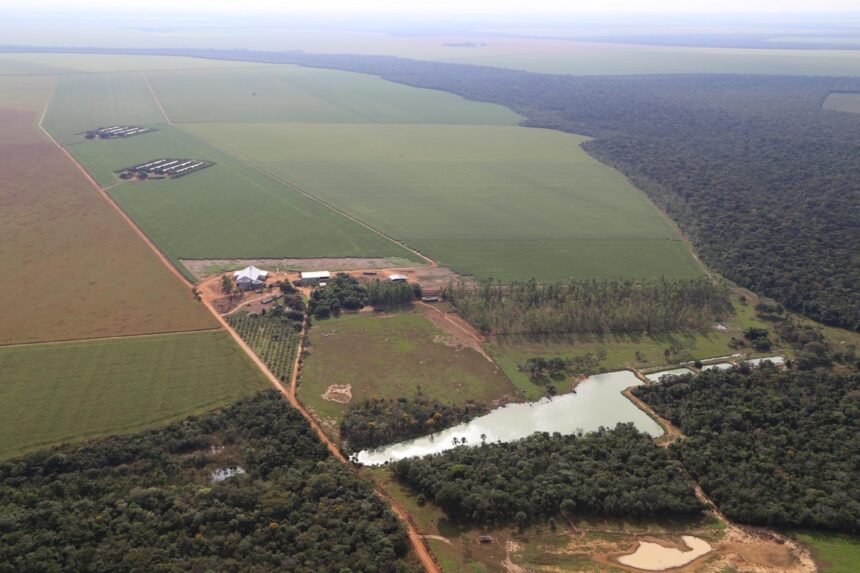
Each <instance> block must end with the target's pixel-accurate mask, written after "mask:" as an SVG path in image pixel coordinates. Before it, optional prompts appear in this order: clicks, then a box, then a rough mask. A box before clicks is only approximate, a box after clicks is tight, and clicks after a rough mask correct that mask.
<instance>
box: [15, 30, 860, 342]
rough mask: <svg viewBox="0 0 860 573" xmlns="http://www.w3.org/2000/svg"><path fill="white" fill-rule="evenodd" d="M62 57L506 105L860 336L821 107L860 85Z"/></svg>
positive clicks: (229, 55) (857, 123) (855, 281)
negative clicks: (425, 92)
mask: <svg viewBox="0 0 860 573" xmlns="http://www.w3.org/2000/svg"><path fill="white" fill-rule="evenodd" d="M23 49H24V48H23V47H17V48H16V47H14V46H10V47H6V48H4V50H6V51H16V50H17V51H21V50H23ZM26 50H27V51H64V50H63V49H57V48H34V47H26ZM68 51H74V52H88V53H122V54H162V55H179V56H193V57H202V58H213V59H226V60H242V61H254V62H266V63H288V64H299V65H305V66H312V67H320V68H332V69H341V70H347V71H353V72H360V73H368V74H375V75H379V76H381V77H383V78H385V79H388V80H391V81H395V82H400V83H403V84H407V85H411V86H415V87H421V88H430V89H438V90H444V91H448V92H452V93H455V94H459V95H461V96H463V97H465V98H468V99H472V100H477V101H483V102H490V103H498V104H502V105H506V106H508V107H510V108H511V109H513V110H514V111H516V112H517V113H519V114H521V115H523V116H524V117H525V118H526V120H525V122H524V125H527V126H533V127H543V128H550V129H558V130H561V131H568V132H572V133H579V134H583V135H588V136H591V137H593V138H595V139H593V140H592V141H589V142H587V143H586V144H585V145H584V147H585V149H586V150H587V151H588V152H590V153H591V154H592V155H594V156H595V157H597V158H598V159H601V160H602V161H604V162H606V163H608V164H610V165H613V166H614V167H616V168H618V169H619V170H621V171H622V172H623V173H625V174H626V175H627V176H628V177H630V178H631V180H632V181H633V182H634V183H635V184H636V185H637V186H638V187H639V188H640V189H642V190H644V191H645V192H646V193H647V194H648V195H649V196H650V197H651V199H652V200H653V201H654V202H655V203H657V205H659V206H660V207H661V208H663V209H664V210H666V211H667V212H668V213H669V215H671V217H672V218H673V219H674V220H675V221H677V222H678V223H679V225H680V226H681V228H682V230H683V231H684V232H685V233H686V234H687V236H688V237H689V238H690V239H691V240H692V242H693V243H694V245H695V247H696V249H697V251H698V252H699V254H700V255H701V257H702V258H703V259H704V261H705V262H706V263H707V264H708V265H710V266H712V267H714V268H715V269H717V270H718V271H719V272H720V273H722V274H723V275H724V276H726V277H728V278H730V279H731V280H733V281H735V282H737V283H739V284H742V285H743V286H746V287H749V288H751V289H752V290H754V291H756V292H758V293H760V294H763V295H766V296H769V297H772V298H775V299H777V300H778V301H779V302H781V303H782V304H784V305H785V306H786V307H788V308H789V309H791V310H794V311H798V312H800V313H802V314H804V315H806V316H809V317H810V318H814V319H816V320H818V321H821V322H823V323H825V324H829V325H834V326H841V327H844V328H849V329H853V330H860V260H858V258H857V257H858V253H860V114H850V113H841V112H834V111H827V110H823V109H822V106H821V104H822V102H823V100H824V99H825V98H826V97H827V95H828V94H829V93H830V92H831V91H852V92H860V78H827V77H811V76H803V77H800V76H797V77H795V76H772V75H762V76H756V75H749V74H743V75H741V74H683V75H648V76H632V75H631V76H585V77H583V76H565V75H552V74H538V73H531V72H521V71H516V70H507V69H501V68H493V67H487V66H470V65H462V64H448V63H440V62H422V61H415V60H407V59H402V58H395V57H390V56H360V55H346V54H308V53H304V52H301V51H294V52H260V51H251V50H200V49H175V50H172V49H165V50H146V49H143V50H136V49H83V50H82V49H71V50H68Z"/></svg>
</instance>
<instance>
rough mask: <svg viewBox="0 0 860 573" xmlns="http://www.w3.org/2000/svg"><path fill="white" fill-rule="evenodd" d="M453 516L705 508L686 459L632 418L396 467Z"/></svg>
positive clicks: (536, 516) (505, 517)
mask: <svg viewBox="0 0 860 573" xmlns="http://www.w3.org/2000/svg"><path fill="white" fill-rule="evenodd" d="M392 470H393V472H394V475H395V476H396V477H397V479H398V480H399V481H401V482H402V483H404V484H406V485H408V486H409V487H411V488H412V489H413V490H415V491H417V492H419V493H420V494H423V495H424V496H425V497H426V498H427V499H430V500H433V501H434V502H435V503H436V505H438V506H439V507H441V508H442V509H443V510H445V512H446V513H447V514H448V516H449V517H451V518H452V519H455V520H457V521H461V522H470V523H477V524H490V523H511V522H517V523H518V524H520V525H522V523H523V522H524V521H525V522H528V521H538V520H547V519H549V518H552V517H555V516H559V515H566V516H571V515H574V514H582V515H603V516H629V517H633V516H643V515H648V514H655V513H658V514H661V515H675V516H692V515H696V514H698V513H699V512H700V511H701V510H702V509H703V506H702V505H701V502H699V500H698V499H696V496H695V493H694V491H693V485H692V483H691V482H690V480H689V479H688V478H687V477H686V474H685V473H684V471H683V469H682V468H681V466H680V464H679V463H678V462H676V461H674V460H672V459H671V458H670V457H669V455H668V453H667V452H666V451H665V450H663V449H662V448H660V447H658V446H657V445H655V444H654V441H653V439H652V438H651V437H650V436H649V435H647V434H644V433H641V432H639V431H638V430H636V429H635V428H634V427H633V425H632V424H619V425H618V426H617V427H616V428H614V429H612V430H608V429H605V428H604V429H601V430H599V431H598V432H594V433H589V434H585V435H584V436H576V435H571V436H562V435H560V434H553V435H550V434H546V433H538V434H534V435H532V436H530V437H528V438H525V439H522V440H519V441H517V442H512V443H499V444H482V445H480V446H475V447H468V446H461V447H459V448H454V449H453V450H448V451H447V452H444V453H442V454H434V455H431V456H427V457H424V458H418V459H409V458H407V459H403V460H400V461H397V462H395V463H394V464H393V465H392Z"/></svg>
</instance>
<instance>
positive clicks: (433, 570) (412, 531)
mask: <svg viewBox="0 0 860 573" xmlns="http://www.w3.org/2000/svg"><path fill="white" fill-rule="evenodd" d="M51 99H52V98H50V99H49V100H48V102H47V104H46V105H45V110H44V111H43V112H42V116H41V118H40V119H39V129H40V130H42V132H43V133H44V134H45V135H46V136H47V137H48V138H49V139H50V140H51V142H53V144H54V145H55V146H57V148H58V149H59V150H60V151H62V152H63V153H64V154H65V156H66V157H67V158H68V159H69V161H71V162H72V163H73V164H74V165H75V166H76V167H77V168H78V170H79V171H80V172H81V173H82V174H83V176H84V177H86V179H87V181H89V182H90V184H91V185H92V186H93V188H94V189H95V190H96V192H98V193H99V194H100V195H101V197H102V198H103V199H104V200H105V201H107V202H108V204H110V205H111V206H112V207H113V208H114V209H115V210H116V212H117V213H118V214H119V216H120V217H122V219H123V220H124V221H125V222H126V223H127V224H128V225H129V227H131V228H132V229H133V230H134V232H135V233H137V235H138V236H139V237H140V239H141V240H142V241H143V242H144V243H145V244H146V245H147V246H148V247H149V248H150V249H151V250H152V252H153V253H154V254H155V255H156V256H157V257H158V259H159V260H160V261H161V262H162V263H163V264H164V266H165V267H167V268H168V269H169V270H170V272H172V273H173V274H174V276H176V278H177V279H179V280H180V281H181V282H182V284H184V285H186V286H187V287H188V288H189V289H191V288H192V287H193V285H192V284H191V283H190V282H189V281H188V280H187V279H186V278H185V277H184V276H183V275H182V273H180V272H179V271H178V270H177V269H176V267H175V266H173V264H171V262H170V261H169V260H168V259H167V257H166V256H165V255H164V253H162V252H161V251H160V250H159V249H158V247H156V246H155V244H154V243H153V242H152V241H150V239H149V237H148V236H147V235H146V234H145V233H144V232H143V231H142V230H141V229H140V228H139V227H138V226H137V225H135V223H134V221H132V219H131V217H129V216H128V215H127V214H126V213H125V211H123V210H122V209H121V208H120V207H119V205H117V204H116V203H115V202H114V201H113V199H112V198H111V197H110V195H108V194H107V193H106V192H105V191H104V190H103V189H102V188H101V187H100V186H99V184H98V183H97V182H96V180H95V179H93V178H92V177H91V176H90V174H89V173H88V172H87V170H86V169H84V167H83V166H82V165H81V164H80V163H78V162H77V160H75V158H74V157H73V156H72V155H71V154H70V153H69V152H68V151H66V149H65V148H64V147H63V146H62V145H60V143H59V142H58V141H57V140H56V139H54V137H53V136H52V135H51V134H50V133H49V132H48V130H46V129H45V127H44V126H43V121H44V118H45V113H46V112H47V109H48V106H49V105H50V102H51ZM159 106H160V102H159ZM422 258H426V257H422ZM434 264H435V262H434ZM201 301H202V302H203V304H204V305H205V306H206V308H207V309H209V311H210V312H211V313H212V316H214V317H215V320H217V321H218V323H219V324H220V325H221V327H222V328H224V330H226V331H227V332H228V333H230V336H232V337H233V340H235V341H236V344H238V345H239V348H241V349H242V351H244V352H245V354H247V355H248V357H249V358H250V359H251V361H253V362H254V364H255V365H256V366H257V367H258V368H259V369H260V371H261V372H263V374H264V375H265V376H266V378H267V379H268V380H269V382H270V383H271V384H272V386H273V387H274V388H275V389H276V390H278V391H279V392H280V393H281V394H282V395H283V396H284V397H285V398H286V399H287V400H288V401H289V402H290V404H291V405H292V406H293V407H294V408H296V409H297V410H298V411H299V412H301V414H302V415H303V416H304V417H305V419H306V420H307V421H308V423H309V424H310V426H311V427H312V428H313V429H314V431H315V432H316V433H317V435H318V436H319V438H320V440H322V442H323V443H324V444H325V445H326V448H328V450H329V452H330V453H331V455H332V456H333V457H334V458H335V459H337V460H338V461H340V462H341V463H343V464H345V465H347V467H349V468H350V469H353V468H352V464H350V462H349V460H348V459H347V458H346V456H344V455H343V452H341V451H340V449H339V448H338V447H337V446H336V445H335V444H334V443H333V442H332V441H331V440H330V439H329V437H328V436H327V435H326V433H325V432H324V431H323V429H322V427H320V425H319V423H318V422H317V421H316V419H315V418H314V417H313V416H312V415H311V414H310V412H308V411H307V409H305V407H304V406H303V405H302V403H301V402H299V400H298V399H297V398H296V393H295V385H296V382H297V377H298V360H299V357H300V356H301V345H300V346H299V351H298V353H297V356H296V364H295V365H294V368H293V376H292V379H291V380H290V389H289V390H288V389H287V388H286V387H284V385H283V384H282V383H281V381H280V380H278V378H277V377H276V376H275V375H274V374H273V373H272V371H271V370H269V368H268V366H266V364H265V363H264V362H263V361H262V360H260V358H259V357H258V356H257V354H256V353H255V352H254V351H253V350H251V347H250V346H248V345H247V344H246V343H245V341H244V340H242V337H240V336H239V335H238V333H236V331H235V330H233V329H232V328H231V327H230V325H229V324H228V323H227V321H226V320H225V319H224V317H223V316H221V314H220V313H219V312H218V311H217V310H216V309H215V307H214V306H212V303H211V301H210V300H208V298H207V297H206V296H202V297H201ZM305 328H306V325H305V324H303V325H302V336H304V332H305ZM376 493H377V495H379V496H380V497H381V498H382V499H384V500H385V501H386V502H388V504H389V505H390V507H391V509H392V511H394V513H395V514H396V515H397V516H398V517H399V518H400V519H401V521H402V522H403V525H404V527H405V528H406V533H407V535H408V537H409V541H410V542H411V544H412V548H413V550H414V551H415V554H416V556H417V557H418V559H419V560H420V561H421V564H422V565H423V566H424V569H425V570H426V571H427V573H442V572H441V569H440V568H439V566H438V565H436V561H435V560H434V559H433V556H432V554H431V553H430V550H429V549H428V548H427V545H426V544H425V543H424V541H423V540H422V539H421V536H420V535H419V534H418V531H417V530H416V528H415V526H414V525H413V523H412V522H411V520H410V518H409V514H408V513H406V511H405V510H404V509H403V508H402V507H400V505H399V504H398V503H397V502H396V501H395V500H393V499H391V498H390V497H389V496H388V495H387V494H385V492H382V491H380V490H379V489H377V490H376Z"/></svg>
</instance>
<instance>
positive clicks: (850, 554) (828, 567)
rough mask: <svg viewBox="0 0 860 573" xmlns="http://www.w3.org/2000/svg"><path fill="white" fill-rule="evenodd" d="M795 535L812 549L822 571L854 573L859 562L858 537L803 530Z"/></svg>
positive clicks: (859, 539) (859, 542) (859, 548)
mask: <svg viewBox="0 0 860 573" xmlns="http://www.w3.org/2000/svg"><path fill="white" fill-rule="evenodd" d="M795 537H796V538H797V539H798V540H800V541H801V542H802V543H803V544H805V545H807V546H808V547H810V548H811V549H812V556H813V557H814V558H815V561H816V563H817V564H818V566H819V568H820V570H821V571H822V573H854V572H855V571H857V564H858V563H860V538H858V537H856V536H851V535H842V534H838V533H827V532H813V531H808V532H803V533H797V534H796V535H795Z"/></svg>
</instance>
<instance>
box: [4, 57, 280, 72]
mask: <svg viewBox="0 0 860 573" xmlns="http://www.w3.org/2000/svg"><path fill="white" fill-rule="evenodd" d="M2 59H3V60H6V61H10V62H20V63H23V64H32V65H34V66H45V67H48V68H54V69H55V70H60V71H62V72H63V73H72V72H87V73H98V72H141V71H146V70H197V69H213V68H217V69H236V68H247V67H264V66H265V65H266V64H256V63H249V62H234V61H228V60H208V59H204V58H186V57H180V56H123V55H115V54H43V53H17V54H15V53H8V54H3V55H2Z"/></svg>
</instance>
